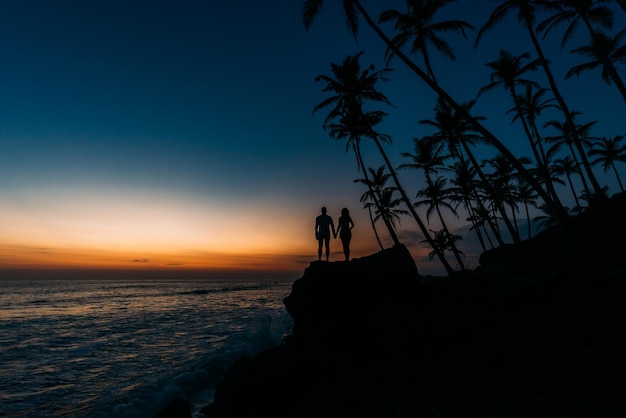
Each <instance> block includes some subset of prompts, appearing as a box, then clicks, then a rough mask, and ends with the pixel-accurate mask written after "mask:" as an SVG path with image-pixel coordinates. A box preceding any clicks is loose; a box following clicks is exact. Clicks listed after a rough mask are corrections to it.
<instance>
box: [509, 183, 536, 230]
mask: <svg viewBox="0 0 626 418" xmlns="http://www.w3.org/2000/svg"><path fill="white" fill-rule="evenodd" d="M514 187H515V195H516V196H517V198H518V200H519V201H520V202H522V203H523V204H524V213H525V214H526V222H527V223H528V238H530V237H531V236H532V228H531V219H530V209H529V207H530V206H533V207H537V193H535V191H534V190H533V189H532V188H530V187H528V185H527V184H526V183H524V182H523V181H521V182H519V183H517V184H516V185H515V186H514Z"/></svg>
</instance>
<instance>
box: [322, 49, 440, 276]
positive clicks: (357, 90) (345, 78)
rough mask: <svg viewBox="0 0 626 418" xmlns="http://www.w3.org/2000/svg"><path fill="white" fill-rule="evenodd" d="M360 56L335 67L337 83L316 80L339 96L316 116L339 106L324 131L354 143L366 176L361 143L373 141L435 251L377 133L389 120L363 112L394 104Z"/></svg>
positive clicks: (385, 139)
mask: <svg viewBox="0 0 626 418" xmlns="http://www.w3.org/2000/svg"><path fill="white" fill-rule="evenodd" d="M360 55H361V53H358V54H356V55H353V56H349V57H348V58H346V60H344V65H337V64H332V65H331V70H332V71H333V73H334V74H335V76H336V78H335V79H333V78H331V77H329V76H324V75H322V76H318V77H316V80H318V81H325V82H326V86H325V87H324V89H323V91H327V92H333V93H335V95H334V96H331V97H330V98H328V99H326V100H324V101H323V102H321V103H320V104H318V105H317V106H315V108H314V110H313V111H314V112H316V111H318V110H320V109H322V108H325V107H327V106H330V105H333V104H334V105H335V107H334V108H333V109H332V110H331V111H330V113H329V114H328V116H327V117H326V119H325V120H324V127H325V129H327V130H330V131H331V132H339V133H340V135H337V134H335V137H336V138H350V139H351V140H352V143H353V149H354V150H355V153H356V154H357V158H358V159H359V167H360V169H361V170H362V171H363V172H364V174H365V173H366V170H365V165H364V163H363V161H362V156H361V153H360V139H361V138H369V139H371V140H373V142H374V144H375V145H376V148H377V149H378V152H379V153H380V155H381V156H382V158H383V160H384V161H385V165H386V166H387V169H388V170H389V173H390V174H391V177H392V179H393V181H394V185H395V187H396V189H397V190H398V192H399V193H400V196H401V198H402V200H403V201H404V202H405V204H406V206H407V209H408V210H409V212H410V213H411V216H412V217H413V219H414V220H415V222H417V224H418V226H419V228H420V230H421V231H422V233H423V234H424V237H425V238H426V240H427V241H429V242H431V243H432V245H433V248H435V246H434V245H435V242H434V241H432V238H431V237H430V234H429V232H428V229H427V228H426V224H425V223H424V222H423V221H422V219H421V217H420V216H419V215H418V214H417V212H416V211H415V209H414V208H413V205H412V203H411V201H410V200H409V198H408V196H407V194H406V192H405V191H404V189H403V188H402V186H401V184H400V180H399V179H398V176H397V174H396V171H395V169H394V167H393V165H392V164H391V161H390V160H389V157H388V156H387V153H386V152H385V149H384V148H383V146H382V142H391V138H390V137H389V136H388V135H385V134H381V133H379V132H377V131H376V130H375V129H374V127H375V126H376V125H377V124H378V123H380V121H381V120H382V119H383V118H384V116H386V113H384V112H382V111H369V112H365V111H364V110H363V105H364V104H365V103H366V102H368V101H375V102H383V103H385V104H389V105H391V103H390V102H389V100H388V99H387V97H385V95H384V94H382V93H380V92H378V91H376V88H375V84H376V82H377V81H378V79H379V78H378V77H374V76H372V73H370V71H372V72H374V68H373V66H370V67H369V69H367V70H365V71H363V72H361V66H360V64H359V57H360ZM339 81H341V82H339ZM346 87H348V88H346ZM337 120H339V123H338V124H337V123H333V121H337ZM379 209H380V208H379ZM381 210H382V209H381ZM384 219H385V218H383V220H384ZM387 228H388V230H389V233H390V234H392V236H393V232H392V231H393V229H394V228H393V225H391V224H387ZM394 244H399V242H397V240H394ZM436 251H438V252H440V254H439V259H440V261H441V263H442V264H443V266H444V268H445V269H446V271H447V272H448V274H451V273H453V270H452V267H451V266H450V264H449V263H448V262H447V260H446V259H445V257H444V255H443V252H441V251H440V250H438V249H436Z"/></svg>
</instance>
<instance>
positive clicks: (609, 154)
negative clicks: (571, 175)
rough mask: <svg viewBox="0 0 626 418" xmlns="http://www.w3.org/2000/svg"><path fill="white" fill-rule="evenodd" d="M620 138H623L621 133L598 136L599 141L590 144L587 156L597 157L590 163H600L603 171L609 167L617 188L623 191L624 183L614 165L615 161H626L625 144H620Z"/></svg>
mask: <svg viewBox="0 0 626 418" xmlns="http://www.w3.org/2000/svg"><path fill="white" fill-rule="evenodd" d="M622 139H624V136H623V135H616V136H614V137H613V138H600V142H596V143H594V144H593V145H592V146H591V150H590V151H589V156H590V157H597V158H596V159H595V160H593V161H591V164H593V165H596V164H601V165H602V168H603V169H604V171H605V172H606V171H607V170H609V169H611V170H612V171H613V174H615V178H616V179H617V183H618V184H619V188H620V190H621V191H622V192H623V191H624V185H623V184H622V179H621V178H620V176H619V172H618V171H617V168H616V167H615V163H616V162H621V163H626V144H623V145H620V142H621V141H622Z"/></svg>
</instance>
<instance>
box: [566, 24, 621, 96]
mask: <svg viewBox="0 0 626 418" xmlns="http://www.w3.org/2000/svg"><path fill="white" fill-rule="evenodd" d="M624 36H626V29H623V30H621V31H619V32H618V33H617V35H615V36H614V37H612V38H611V37H609V36H608V35H606V34H604V33H601V32H598V33H594V34H593V35H592V36H591V42H590V43H589V44H588V45H583V46H581V47H578V48H576V49H572V50H571V51H570V52H573V53H576V54H581V55H586V56H588V57H589V58H591V61H588V62H585V63H582V64H578V65H575V66H573V67H572V68H571V69H570V70H569V71H568V72H567V73H566V74H565V79H568V78H570V77H572V76H573V75H576V76H578V75H580V73H582V72H583V71H589V70H593V69H595V68H598V67H602V72H601V73H600V74H601V76H602V80H604V81H605V82H606V83H607V84H608V85H611V81H612V82H614V83H615V85H616V86H617V89H618V90H619V91H620V93H621V94H622V98H623V99H624V102H626V86H625V85H624V81H623V80H622V78H621V77H620V76H619V74H618V73H617V70H616V69H615V66H614V65H613V64H615V63H618V62H622V63H623V62H626V45H623V44H621V42H622V38H623V37H624Z"/></svg>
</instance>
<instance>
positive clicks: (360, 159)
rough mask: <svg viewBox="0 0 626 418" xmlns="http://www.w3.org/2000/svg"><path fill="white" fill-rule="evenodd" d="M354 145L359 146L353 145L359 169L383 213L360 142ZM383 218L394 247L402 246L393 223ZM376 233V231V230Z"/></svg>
mask: <svg viewBox="0 0 626 418" xmlns="http://www.w3.org/2000/svg"><path fill="white" fill-rule="evenodd" d="M354 143H356V144H357V145H353V149H354V153H355V154H356V158H357V164H358V165H359V168H360V169H361V171H363V176H364V177H365V181H366V182H367V185H368V186H367V187H368V188H369V189H370V194H371V196H372V199H374V204H375V205H376V207H377V208H378V210H379V212H380V213H383V208H382V206H381V204H380V201H379V200H378V196H377V195H376V191H374V190H372V187H371V186H370V180H369V177H368V175H367V170H366V169H365V164H364V163H363V156H362V155H361V147H360V146H359V145H358V144H359V141H355V142H353V144H354ZM370 217H371V215H370ZM381 218H383V222H385V226H386V227H387V229H388V230H389V235H391V239H392V240H393V243H394V245H398V244H400V241H399V240H398V235H396V231H395V229H394V228H393V225H391V223H390V222H389V219H387V217H385V216H381ZM373 225H374V222H373V221H372V226H373ZM374 231H376V229H374ZM376 238H378V234H377V235H376ZM378 243H379V244H380V240H379V241H378ZM381 247H382V244H381Z"/></svg>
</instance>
